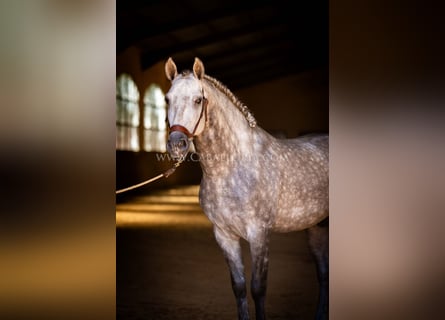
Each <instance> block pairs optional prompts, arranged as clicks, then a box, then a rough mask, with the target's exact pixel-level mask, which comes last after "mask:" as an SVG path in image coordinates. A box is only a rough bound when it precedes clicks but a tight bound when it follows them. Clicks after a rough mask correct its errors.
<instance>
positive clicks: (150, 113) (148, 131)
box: [144, 84, 167, 152]
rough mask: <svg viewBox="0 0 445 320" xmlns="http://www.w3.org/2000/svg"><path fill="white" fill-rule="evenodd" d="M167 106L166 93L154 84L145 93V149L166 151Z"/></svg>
mask: <svg viewBox="0 0 445 320" xmlns="http://www.w3.org/2000/svg"><path fill="white" fill-rule="evenodd" d="M166 118H167V106H166V103H165V99H164V93H163V92H162V90H161V88H159V86H157V85H155V84H152V85H150V86H149V87H148V88H147V90H146V91H145V95H144V141H145V143H144V150H145V151H159V152H165V151H166V148H165V144H166V139H167V125H166V121H165V119H166Z"/></svg>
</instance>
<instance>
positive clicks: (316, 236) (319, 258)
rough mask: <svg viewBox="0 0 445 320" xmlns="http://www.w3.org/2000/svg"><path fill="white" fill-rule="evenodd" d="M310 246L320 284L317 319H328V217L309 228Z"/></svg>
mask: <svg viewBox="0 0 445 320" xmlns="http://www.w3.org/2000/svg"><path fill="white" fill-rule="evenodd" d="M307 233H308V238H309V248H310V250H311V252H312V255H313V256H314V259H315V263H316V266H317V278H318V282H319V285H320V289H319V297H318V306H317V313H316V317H315V319H317V320H322V319H328V312H329V221H328V218H326V219H325V220H323V221H322V222H320V223H319V224H318V225H315V226H313V227H311V228H309V229H307Z"/></svg>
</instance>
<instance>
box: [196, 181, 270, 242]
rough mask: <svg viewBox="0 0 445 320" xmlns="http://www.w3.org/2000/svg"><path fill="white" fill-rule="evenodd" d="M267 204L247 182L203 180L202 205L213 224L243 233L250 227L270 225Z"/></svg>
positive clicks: (242, 234)
mask: <svg viewBox="0 0 445 320" xmlns="http://www.w3.org/2000/svg"><path fill="white" fill-rule="evenodd" d="M267 203H268V202H267V201H266V200H265V199H263V198H262V197H261V196H260V195H259V194H258V193H257V192H255V191H254V190H252V189H250V188H249V186H248V184H243V183H228V182H227V181H224V182H220V183H217V182H215V181H212V182H209V181H205V180H203V181H202V183H201V188H200V204H201V207H202V209H203V211H204V213H205V214H206V216H207V217H208V218H209V220H210V221H211V222H212V223H213V224H214V225H216V226H218V227H220V228H224V229H230V230H232V231H233V232H234V233H236V234H238V235H240V236H245V235H246V234H247V233H248V230H247V227H248V226H252V225H267V224H268V222H269V220H270V216H269V214H268V212H270V210H269V209H267V208H266V207H267V205H268V204H267Z"/></svg>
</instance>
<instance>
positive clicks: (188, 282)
mask: <svg viewBox="0 0 445 320" xmlns="http://www.w3.org/2000/svg"><path fill="white" fill-rule="evenodd" d="M196 192H197V188H196V187H190V188H185V189H177V190H170V191H168V192H164V193H158V194H155V195H150V196H147V197H138V198H134V199H132V200H130V201H127V202H124V203H120V204H118V205H117V213H116V221H117V229H116V260H117V261H116V268H117V270H116V271H117V279H116V281H117V297H116V304H117V319H132V320H133V319H134V320H136V319H169V320H175V319H196V320H199V319H220V320H225V319H231V320H233V319H236V317H237V316H236V315H237V313H236V305H235V298H234V296H233V293H232V289H231V285H230V277H229V271H228V268H227V266H226V263H225V261H224V258H223V255H222V252H221V250H220V248H219V247H218V245H217V244H216V242H215V239H214V237H213V232H212V228H211V224H210V222H209V221H208V220H207V218H206V217H205V215H204V214H203V213H202V211H201V210H200V208H199V205H198V203H197V196H196ZM242 245H243V252H244V263H245V266H246V272H250V257H249V252H248V246H247V243H245V242H243V243H242ZM247 278H248V279H250V276H247ZM248 285H249V283H248ZM317 296H318V286H317V279H316V271H315V264H314V262H313V260H312V257H311V255H310V252H309V249H308V247H307V242H306V234H305V233H304V232H293V233H286V234H273V235H272V238H271V248H270V260H269V279H268V288H267V296H266V312H267V316H268V319H313V318H314V315H315V309H316V303H317ZM249 303H250V305H249V308H250V311H251V317H252V318H254V312H253V301H252V300H251V298H250V297H249Z"/></svg>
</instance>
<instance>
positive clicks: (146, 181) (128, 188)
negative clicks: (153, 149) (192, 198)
mask: <svg viewBox="0 0 445 320" xmlns="http://www.w3.org/2000/svg"><path fill="white" fill-rule="evenodd" d="M183 161H184V159H182V158H181V159H180V160H179V161H178V162H176V163H175V164H174V165H173V167H171V168H170V169H168V170H167V171H165V172H164V173H161V174H159V175H157V176H156V177H153V178H151V179H148V180H145V181H143V182H141V183H138V184H135V185H132V186H130V187H127V188H124V189H120V190H117V191H116V194H119V193H122V192H125V191H129V190H133V189H136V188H139V187H142V186H145V185H146V184H149V183H152V182H154V181H156V180H159V179H161V178H162V177H166V178H168V177H169V176H171V175H172V174H173V172H175V170H176V168H178V167H179V165H180V164H181V163H182V162H183Z"/></svg>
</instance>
